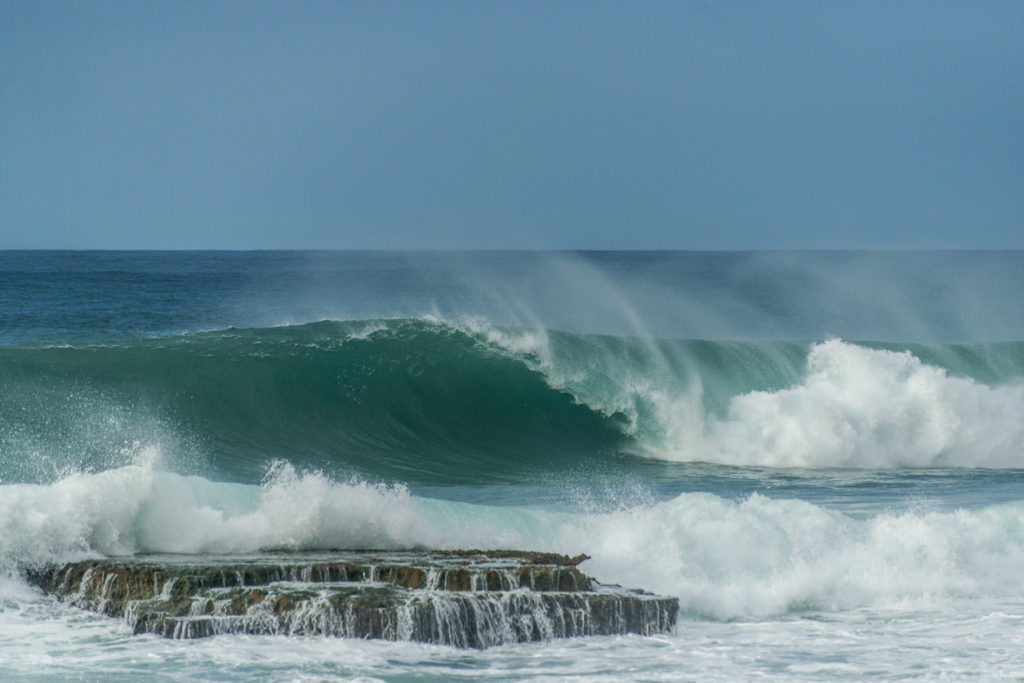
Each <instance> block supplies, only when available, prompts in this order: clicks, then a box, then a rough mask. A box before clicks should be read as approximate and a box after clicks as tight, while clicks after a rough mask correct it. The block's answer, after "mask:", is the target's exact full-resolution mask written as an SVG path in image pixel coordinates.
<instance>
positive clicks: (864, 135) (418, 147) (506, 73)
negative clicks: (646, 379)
mask: <svg viewBox="0 0 1024 683" xmlns="http://www.w3.org/2000/svg"><path fill="white" fill-rule="evenodd" d="M1022 36H1024V3H1022V2H1018V1H1016V0H1014V1H1007V2H971V3H967V2H947V1H943V0H934V1H929V2H924V1H922V2H899V1H896V2H889V1H887V2H872V1H864V2H846V1H843V2H829V1H825V0H823V1H815V2H796V1H793V2H747V1H742V0H737V1H735V2H681V1H680V2H601V1H596V2H571V1H554V0H551V1H548V2H535V1H529V0H521V1H516V2H512V1H509V2H491V1H487V0H472V1H467V2H412V1H409V2H387V1H380V2H358V3H357V2H342V1H336V2H311V1H307V2H296V3H284V2H260V1H258V0H257V1H250V2H227V1H223V0H222V1H218V2H187V1H181V2H155V1H148V0H132V1H127V2H102V1H97V2H93V1H90V2H77V1H76V2H53V1H49V2H47V1H42V2H26V1H24V0H0V248H157V249H162V248H181V249H198V248H215V249H220V248H239V249H249V248H332V249H346V248H417V249H421V248H427V249H432V248H440V249H446V248H541V249H544V248H555V249H662V248H665V249H788V248H812V249H813V248H987V249H1005V248H1024V39H1022Z"/></svg>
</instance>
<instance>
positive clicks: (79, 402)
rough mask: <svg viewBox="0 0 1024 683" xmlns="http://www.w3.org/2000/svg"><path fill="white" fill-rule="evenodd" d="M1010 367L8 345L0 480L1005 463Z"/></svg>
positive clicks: (356, 331)
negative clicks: (142, 469) (279, 471)
mask: <svg viewBox="0 0 1024 683" xmlns="http://www.w3.org/2000/svg"><path fill="white" fill-rule="evenodd" d="M1022 375H1024V344H1021V343H1008V344H1000V345H987V346H912V347H911V346H903V347H900V346H896V345H865V344H860V345H855V344H849V343H847V342H841V341H839V340H830V341H827V342H821V343H817V344H812V343H796V342H724V341H656V340H645V339H639V338H623V337H610V336H598V335H577V334H571V333H565V332H556V331H545V330H539V331H530V330H515V329H504V328H495V327H492V326H488V325H485V324H478V323H473V322H472V321H470V322H464V323H459V324H451V323H441V322H435V321H430V320H383V321H372V320H370V321H350V322H319V323H311V324H305V325H296V326H288V327H277V328H264V329H229V330H224V331H217V332H206V333H199V334H190V335H180V336H176V337H167V338H155V339H144V340H133V341H125V342H118V343H110V344H89V345H77V346H63V347H54V346H21V347H11V346H8V347H2V348H0V383H2V385H3V386H5V387H7V388H8V391H7V393H6V394H5V395H3V396H0V416H2V417H3V420H2V422H0V479H3V480H4V481H5V482H17V481H24V482H44V481H51V480H54V479H56V478H60V477H62V476H64V475H66V474H68V473H69V472H74V471H98V470H103V469H109V468H113V467H118V466H121V465H123V464H125V463H126V462H128V461H131V460H132V458H134V457H136V456H137V454H138V452H139V451H140V450H141V449H146V448H156V449H157V450H158V451H159V453H160V456H161V458H162V460H163V462H164V465H165V467H167V468H168V469H172V470H175V471H178V472H182V473H197V474H202V475H204V476H208V477H212V478H215V479H218V480H228V481H239V482H248V483H254V482H257V481H259V480H260V478H261V477H262V476H263V475H264V473H265V472H267V470H268V467H269V465H270V464H271V463H272V462H274V461H277V460H284V461H287V462H289V463H291V464H292V465H294V466H296V467H298V468H301V469H319V470H323V471H324V472H326V473H328V474H330V475H331V476H335V477H337V476H343V477H345V476H352V475H357V476H360V477H368V478H371V479H374V480H377V479H383V480H386V481H402V482H406V483H411V484H416V485H427V486H429V485H453V484H454V485H461V484H474V483H491V484H493V483H500V482H508V483H522V482H537V481H541V480H544V479H545V478H546V477H555V478H560V479H564V478H566V476H570V477H571V476H575V475H579V474H581V473H586V472H591V473H597V474H602V473H603V474H611V475H615V474H616V473H621V472H631V471H635V470H636V468H640V467H643V468H650V467H652V466H653V465H652V463H661V464H662V465H664V464H665V463H666V461H683V462H712V463H719V464H727V465H748V466H749V465H755V466H756V465H761V466H773V467H774V466H782V467H793V466H795V467H812V468H815V467H872V468H877V467H883V468H885V467H905V466H912V467H928V466H950V465H952V466H959V465H963V466H979V465H980V466H995V467H1019V466H1021V463H1019V462H1018V460H1019V459H1020V456H1019V454H1015V453H1016V452H1015V451H1014V450H1013V444H1014V443H1019V440H1020V438H1022V437H1024V426H1022V425H1021V420H1020V415H1021V414H1024V389H1022V388H1021V381H1020V378H1021V376H1022ZM986 406H991V409H989V408H986ZM948 415H957V416H958V419H961V420H962V421H963V424H960V425H957V429H956V430H955V433H954V430H951V429H947V427H948V425H947V424H945V423H944V422H943V420H947V419H948ZM950 434H953V436H952V437H951V436H950ZM954 437H955V438H954Z"/></svg>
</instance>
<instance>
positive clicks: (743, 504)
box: [0, 462, 1024, 618]
mask: <svg viewBox="0 0 1024 683" xmlns="http://www.w3.org/2000/svg"><path fill="white" fill-rule="evenodd" d="M417 546H423V547H435V548H467V547H490V548H507V547H520V548H527V549H538V550H548V551H555V552H562V553H568V554H575V553H580V552H586V553H588V554H590V555H592V557H593V559H592V560H591V561H589V562H588V563H587V565H586V566H585V570H586V571H587V572H588V573H590V574H592V575H594V576H595V577H596V578H598V579H599V580H601V581H605V582H612V583H620V584H623V585H627V586H637V587H643V588H645V589H648V590H652V591H655V592H659V593H663V594H669V595H675V596H677V597H679V598H680V601H681V604H682V607H683V609H684V610H685V611H687V612H689V613H692V614H697V615H702V616H710V617H714V618H732V617H744V616H766V615H778V614H786V613H790V612H793V611H802V610H823V611H837V610H838V611H842V610H849V609H854V608H859V607H876V608H877V607H891V606H893V605H899V604H903V603H906V604H912V605H916V606H922V605H923V606H925V607H930V606H933V605H935V604H943V603H946V602H948V601H950V600H957V599H977V598H980V597H986V596H988V597H991V596H995V597H1001V598H1013V599H1020V598H1022V597H1024V574H1022V573H1021V572H1020V567H1021V566H1024V503H1011V504H1003V505H1000V506H993V507H989V508H985V509H982V510H978V511H962V510H961V511H954V512H935V511H932V512H928V511H908V512H903V513H899V514H881V515H877V516H875V517H872V518H869V519H865V520H859V519H853V518H851V517H847V516H845V515H843V514H841V513H839V512H835V511H830V510H827V509H824V508H821V507H818V506H815V505H813V504H810V503H807V502H802V501H798V500H775V499H771V498H767V497H764V496H760V495H752V496H750V497H749V498H747V499H746V500H743V501H738V502H737V501H730V500H727V499H723V498H720V497H717V496H714V495H712V494H700V493H690V494H683V495H680V496H679V497H677V498H675V499H672V500H669V501H665V502H661V503H657V504H647V505H641V506H637V507H633V508H631V509H625V510H621V511H617V512H614V513H608V514H571V513H564V512H551V511H542V510H529V509H514V508H497V507H488V506H479V505H471V504H466V503H454V502H446V501H438V500H430V499H424V498H419V497H416V496H412V495H410V494H409V492H408V491H407V490H406V489H405V488H403V487H401V486H384V485H374V484H368V483H365V482H358V481H352V482H336V481H332V480H331V479H329V478H327V477H325V476H323V475H321V474H318V473H305V474H301V473H297V472H295V470H294V469H292V468H291V467H290V466H289V465H284V464H282V465H278V466H276V467H275V468H274V469H273V470H272V471H271V473H270V474H269V475H268V477H267V480H266V481H265V482H264V484H263V485H262V486H243V485H239V484H225V483H217V482H211V481H207V480H205V479H201V478H199V477H183V476H180V475H175V474H171V473H167V472H161V471H158V470H155V469H154V468H153V467H152V465H151V464H148V463H145V462H143V463H140V464H135V465H131V466H127V467H123V468H119V469H116V470H109V471H106V472H102V473H98V474H87V475H86V474H78V475H72V476H69V477H67V478H65V479H63V480H61V481H58V482H55V483H53V484H49V485H9V486H3V487H0V561H2V564H0V569H5V570H7V571H11V570H14V569H16V568H18V567H24V566H31V565H39V564H42V563H46V562H56V561H61V560H70V559H76V558H81V557H88V556H94V555H124V554H133V553H143V552H176V553H195V554H218V553H231V552H245V551H256V550H261V549H279V548H290V549H333V548H353V549H355V548H412V547H417Z"/></svg>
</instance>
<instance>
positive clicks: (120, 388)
mask: <svg viewBox="0 0 1024 683" xmlns="http://www.w3.org/2000/svg"><path fill="white" fill-rule="evenodd" d="M423 548H432V549H468V548H483V549H488V548H490V549H503V548H517V549H522V550H538V551H545V552H557V553H565V554H569V555H575V554H578V553H586V554H587V555H589V556H590V558H591V559H589V560H587V561H586V562H585V563H584V564H583V565H581V570H583V571H585V572H586V573H587V574H589V575H590V576H593V577H594V578H596V579H597V580H599V581H601V582H605V583H612V584H621V585H622V586H626V587H630V588H642V589H645V590H648V591H652V592H655V593H658V594H662V595H666V596H674V597H676V598H678V599H679V603H680V614H679V618H678V621H677V624H676V626H675V628H674V630H673V631H672V632H670V633H666V634H662V635H656V636H648V637H641V636H633V635H630V636H602V637H592V638H576V639H567V640H551V641H546V642H536V643H528V644H521V645H505V646H500V647H494V648H489V649H483V650H466V649H459V648H453V647H446V646H440V645H428V644H422V643H411V642H389V641H372V640H344V639H338V638H320V637H288V636H241V635H219V636H214V637H211V638H206V639H200V640H170V639H164V638H160V637H157V636H153V635H132V634H131V630H130V629H129V627H128V626H127V625H126V624H125V623H124V622H122V621H120V620H117V619H111V618H108V617H104V616H100V615H97V614H93V613H90V612H85V611H81V610H78V609H76V608H74V607H72V606H69V605H67V604H65V603H62V602H58V601H57V600H56V599H55V598H53V597H50V596H46V595H44V594H42V593H41V592H40V591H39V590H38V589H37V588H34V587H32V586H30V585H29V583H28V582H27V581H26V580H25V576H26V572H30V571H32V570H34V569H38V568H40V567H44V566H47V565H51V564H54V563H59V562H64V561H70V560H78V559H85V558H98V557H124V556H141V555H146V554H183V555H190V556H196V557H197V558H214V557H218V556H223V555H227V554H231V553H254V552H259V551H265V550H273V551H274V552H287V551H323V552H330V551H334V550H339V551H340V550H346V549H348V550H354V549H377V550H405V549H423ZM1022 568H1024V252H959V251H949V252H944V251H937V252H722V253H719V252H58V251H42V252H30V251H15V252H0V679H4V680H26V681H42V680H64V679H75V680H97V681H99V680H105V681H106V680H132V681H139V680H143V681H144V680H160V681H171V680H212V681H234V680H246V681H261V680H262V681H286V680H288V681H290V680H386V681H433V680H437V681H449V680H477V679H489V680H521V679H541V680H569V679H575V680H587V681H591V680H608V681H619V680H652V681H653V680H671V681H675V680H701V681H708V680H727V681H732V680H745V679H754V678H758V679H769V680H771V679H777V680H843V679H849V680H860V679H864V678H868V677H872V678H883V679H885V678H899V679H923V680H931V679H938V678H942V679H979V678H980V679H986V680H987V679H999V678H1020V677H1024V571H1022Z"/></svg>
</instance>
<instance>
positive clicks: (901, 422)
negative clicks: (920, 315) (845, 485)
mask: <svg viewBox="0 0 1024 683" xmlns="http://www.w3.org/2000/svg"><path fill="white" fill-rule="evenodd" d="M1021 443H1024V385H1022V384H1020V383H1016V384H1009V385H1004V386H992V387H990V386H986V385H984V384H981V383H979V382H976V381H974V380H971V379H969V378H961V377H953V376H950V375H949V374H948V373H947V372H946V371H945V370H943V369H942V368H937V367H934V366H930V365H926V364H924V363H922V362H921V361H920V360H918V359H917V358H916V357H914V356H913V355H911V353H910V352H908V351H904V352H893V351H885V350H877V349H869V348H865V347H862V346H857V345H855V344H850V343H846V342H843V341H839V340H830V341H827V342H824V343H821V344H818V345H816V346H814V348H812V349H811V352H810V355H809V357H808V361H807V373H806V376H805V377H804V379H803V380H802V381H801V382H800V383H799V384H797V385H795V386H793V387H790V388H788V389H784V390H782V391H777V392H752V393H749V394H745V395H743V396H738V397H736V398H734V399H733V400H732V402H731V404H730V406H729V410H728V415H727V417H726V419H724V420H714V419H712V420H710V421H709V423H708V424H707V427H706V430H705V433H704V435H703V439H702V442H701V444H700V447H699V449H698V450H697V451H695V452H690V453H686V454H684V453H680V452H679V451H676V452H675V455H676V456H677V457H679V456H683V457H686V459H692V460H707V461H711V462H719V463H728V464H735V465H767V466H783V467H864V468H887V467H947V466H955V467H1021V466H1024V452H1022V451H1021V448H1020V444H1021Z"/></svg>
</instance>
